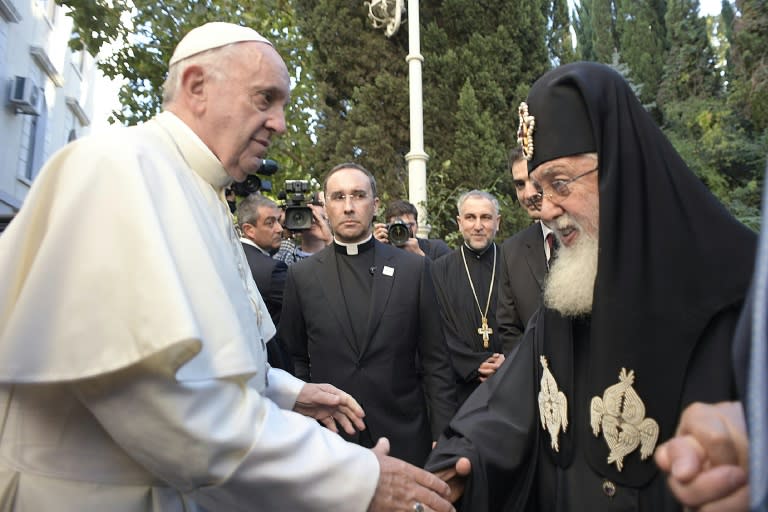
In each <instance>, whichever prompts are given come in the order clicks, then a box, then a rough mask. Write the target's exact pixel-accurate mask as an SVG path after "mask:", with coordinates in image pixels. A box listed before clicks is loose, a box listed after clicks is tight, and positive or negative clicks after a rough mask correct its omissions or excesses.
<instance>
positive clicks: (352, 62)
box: [296, 0, 548, 236]
mask: <svg viewBox="0 0 768 512" xmlns="http://www.w3.org/2000/svg"><path fill="white" fill-rule="evenodd" d="M420 8H421V10H420V18H421V22H422V23H421V25H422V26H421V49H422V55H423V57H424V64H423V90H424V142H425V150H426V153H427V154H428V155H429V161H428V164H427V174H428V182H427V189H428V191H429V198H428V205H427V209H428V212H430V218H429V219H427V220H428V221H429V222H430V223H431V224H432V225H433V234H434V235H436V236H445V235H447V234H448V233H452V232H454V231H455V229H456V227H455V223H454V222H453V218H454V217H455V199H456V194H457V193H458V191H459V188H461V189H463V190H469V189H471V188H480V189H486V190H492V189H493V190H495V191H496V192H497V193H499V194H501V193H502V192H503V191H501V188H502V184H501V183H499V184H496V182H497V181H499V182H500V181H503V182H504V183H503V186H506V187H508V189H507V190H508V191H511V179H510V178H509V173H508V171H507V169H506V152H507V150H508V148H510V147H511V145H512V144H516V131H517V121H518V116H517V105H518V104H519V102H520V101H521V100H522V99H523V98H524V97H525V94H526V93H527V89H528V87H529V86H530V84H532V83H533V81H534V80H535V79H536V78H538V77H539V76H540V75H541V74H542V73H543V72H544V71H545V70H546V69H547V67H548V57H547V47H546V44H545V36H544V34H545V28H546V19H545V17H544V14H543V13H544V12H545V8H544V5H543V3H541V2H540V1H536V2H517V1H513V0H504V1H498V2H477V1H474V0H444V1H438V0H431V1H423V2H422V3H421V6H420ZM296 11H297V13H298V15H299V26H300V30H301V32H302V34H303V35H304V36H305V37H306V38H307V39H308V40H309V41H310V42H311V45H312V63H313V65H312V70H313V71H312V72H313V76H314V77H315V79H316V87H317V92H318V97H319V100H320V101H319V104H318V109H317V116H316V122H315V126H314V133H315V136H316V145H315V148H314V151H313V152H312V164H311V167H312V169H313V172H314V173H315V175H317V176H318V177H321V176H322V174H324V173H325V172H326V171H327V170H328V169H329V168H330V167H331V166H332V165H334V164H337V163H339V162H342V161H345V160H354V161H357V162H359V163H361V164H363V165H365V166H366V167H367V168H369V169H370V170H371V171H372V172H373V173H374V174H375V175H376V178H377V181H378V182H379V184H380V195H381V197H382V199H383V200H384V202H385V203H386V202H387V201H388V200H389V199H391V198H395V197H400V198H403V197H407V190H406V183H407V179H406V177H407V169H406V162H405V158H404V155H405V154H406V153H407V152H408V150H409V135H408V134H409V115H408V66H407V63H406V61H405V57H406V55H407V53H408V38H407V35H408V34H407V31H406V30H405V27H403V28H401V29H400V31H399V32H397V33H396V34H395V35H394V36H393V37H391V38H386V37H385V36H384V34H383V33H382V32H381V31H380V30H376V29H373V28H372V27H371V25H370V22H369V21H368V20H367V17H366V15H367V10H366V9H365V8H363V7H362V6H361V5H360V6H358V5H357V4H354V5H352V4H350V3H349V2H346V1H342V0H296ZM470 105H475V107H473V108H474V110H473V108H470ZM473 146H475V147H474V149H472V147H473ZM457 158H458V160H457ZM481 166H482V167H483V169H484V172H483V173H481V174H480V173H475V174H472V173H471V172H470V170H471V169H479V168H480V167H481ZM495 186H496V187H498V188H495V189H494V188H493V187H495ZM518 208H519V207H518ZM505 226H506V227H508V228H509V229H510V232H511V231H512V230H513V228H514V227H513V226H511V225H509V224H505Z"/></svg>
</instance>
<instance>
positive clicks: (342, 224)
mask: <svg viewBox="0 0 768 512" xmlns="http://www.w3.org/2000/svg"><path fill="white" fill-rule="evenodd" d="M324 189H325V207H326V212H327V214H328V220H329V222H330V224H331V229H332V231H333V235H334V242H333V244H331V245H330V246H328V247H327V248H325V249H323V250H322V251H320V252H319V253H316V254H314V255H313V256H312V257H310V258H307V259H305V260H302V261H299V262H297V263H295V264H294V265H292V266H291V267H289V270H288V279H287V283H286V287H285V294H284V297H283V311H282V316H281V321H280V327H279V329H278V336H279V338H280V339H281V340H283V341H284V342H285V344H286V346H287V347H288V349H289V351H290V352H291V354H292V356H293V358H294V363H295V366H296V375H297V376H298V377H300V378H303V379H305V380H307V381H310V382H329V383H331V384H333V385H335V386H337V387H339V388H341V389H343V390H344V391H346V392H348V393H350V394H351V395H352V396H353V397H355V399H357V401H358V402H359V403H360V405H362V407H363V409H364V410H365V423H366V427H367V428H366V429H365V430H364V431H362V432H358V433H357V434H356V435H354V436H352V437H349V436H346V435H345V437H347V438H348V439H350V440H351V441H355V442H358V443H360V444H362V445H363V446H369V447H372V446H373V445H374V444H375V443H376V441H377V440H378V438H380V437H387V438H388V439H389V441H390V446H391V451H390V454H391V455H393V456H395V457H398V458H401V459H403V460H405V461H407V462H410V463H412V464H415V465H419V466H420V465H423V463H424V461H425V460H426V458H427V455H428V454H429V451H430V449H431V447H432V442H433V441H434V440H436V439H437V437H438V436H439V434H440V433H441V432H442V430H443V428H444V427H445V426H446V425H447V423H448V421H449V420H450V418H451V417H452V416H453V414H454V412H455V410H456V400H455V391H454V384H453V370H452V368H451V364H450V358H449V355H448V350H447V349H446V346H445V338H444V335H443V330H442V326H441V324H440V312H439V306H438V304H437V299H436V297H435V292H434V287H433V284H432V277H431V272H430V265H431V263H430V261H429V260H428V259H427V258H424V257H420V256H417V255H415V254H411V253H409V252H407V251H403V250H401V249H398V248H397V247H392V246H390V245H388V244H382V243H380V242H378V241H376V240H374V239H373V237H372V221H373V217H374V214H375V211H376V208H377V206H378V202H379V201H378V198H377V197H376V181H375V179H374V177H373V175H371V173H370V172H368V171H367V170H366V169H365V168H363V167H362V166H359V165H357V164H353V163H346V164H341V165H338V166H336V167H334V168H333V169H331V171H330V172H329V173H328V176H327V177H326V179H325V185H324ZM417 361H419V362H420V364H421V369H422V373H423V375H422V374H420V372H419V371H418V368H417ZM422 379H423V382H422ZM422 384H423V385H422Z"/></svg>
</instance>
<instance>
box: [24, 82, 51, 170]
mask: <svg viewBox="0 0 768 512" xmlns="http://www.w3.org/2000/svg"><path fill="white" fill-rule="evenodd" d="M40 96H41V100H40V115H39V116H29V118H30V126H29V139H28V145H27V164H26V166H25V167H24V178H26V179H27V180H29V181H32V180H33V179H34V178H35V176H37V173H38V172H39V171H40V168H41V167H42V166H43V158H44V150H45V130H46V125H47V124H48V105H46V101H45V94H42V92H41V94H40Z"/></svg>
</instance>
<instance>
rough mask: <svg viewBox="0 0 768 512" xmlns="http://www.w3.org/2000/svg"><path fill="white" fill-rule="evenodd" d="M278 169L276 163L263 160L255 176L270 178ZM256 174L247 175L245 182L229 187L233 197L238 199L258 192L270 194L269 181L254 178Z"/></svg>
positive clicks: (270, 186)
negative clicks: (233, 194)
mask: <svg viewBox="0 0 768 512" xmlns="http://www.w3.org/2000/svg"><path fill="white" fill-rule="evenodd" d="M279 169H280V167H279V166H278V165H277V162H275V161H274V160H269V159H264V160H262V161H261V166H259V170H258V171H256V174H261V175H262V176H272V175H273V174H275V173H276V172H277V171H278V170H279ZM256 174H249V175H248V177H246V178H245V181H241V182H239V183H237V182H235V183H233V184H232V186H231V187H230V188H231V189H232V192H234V193H235V195H236V196H239V197H248V196H249V195H251V194H254V193H256V192H259V191H260V190H264V191H266V192H271V191H272V182H271V181H269V180H263V179H261V178H259V177H258V176H256Z"/></svg>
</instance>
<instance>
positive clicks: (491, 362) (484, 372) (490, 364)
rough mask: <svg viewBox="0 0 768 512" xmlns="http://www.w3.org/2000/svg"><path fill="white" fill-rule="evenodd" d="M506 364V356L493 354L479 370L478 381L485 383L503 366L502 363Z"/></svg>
mask: <svg viewBox="0 0 768 512" xmlns="http://www.w3.org/2000/svg"><path fill="white" fill-rule="evenodd" d="M503 362H504V354H499V353H496V354H492V355H491V356H490V357H489V358H488V359H486V360H485V361H483V362H482V363H481V364H480V367H479V368H478V369H477V372H478V373H479V374H480V375H479V377H478V379H480V382H485V381H486V379H488V377H490V376H491V375H493V374H494V373H496V371H497V370H498V369H499V367H500V366H501V363H503Z"/></svg>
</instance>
